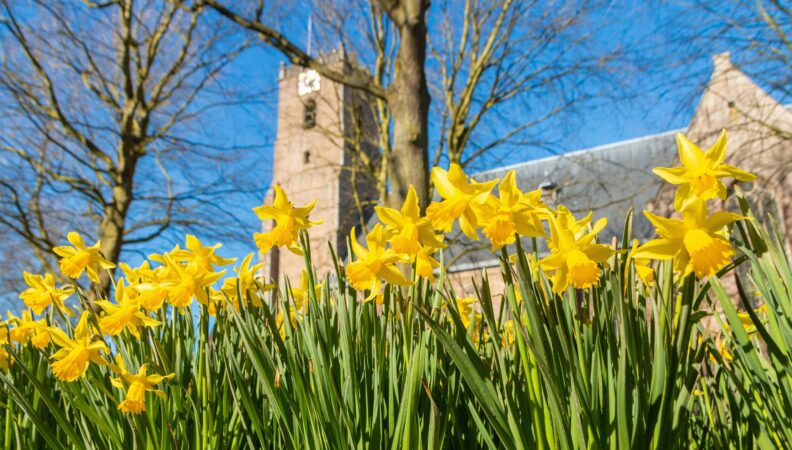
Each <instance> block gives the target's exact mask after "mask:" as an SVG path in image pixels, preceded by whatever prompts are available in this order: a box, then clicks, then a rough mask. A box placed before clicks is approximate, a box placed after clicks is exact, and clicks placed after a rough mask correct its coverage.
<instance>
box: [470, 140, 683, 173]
mask: <svg viewBox="0 0 792 450" xmlns="http://www.w3.org/2000/svg"><path fill="white" fill-rule="evenodd" d="M686 129H687V128H676V129H673V130H668V131H662V132H660V133H654V134H647V135H645V136H640V137H637V138H632V139H625V140H622V141H616V142H611V143H608V144H602V145H596V146H594V147H587V148H583V149H579V150H573V151H571V152H565V153H560V154H557V155H550V156H545V157H542V158H537V159H531V160H528V161H522V162H518V163H514V164H509V165H506V166H501V167H494V168H492V169H487V170H482V171H481V172H476V173H474V174H472V176H480V175H487V174H491V173H494V172H500V171H504V170H512V169H517V168H521V167H527V166H531V165H534V164H539V163H542V162H546V161H550V160H554V159H561V158H569V157H574V156H579V155H583V154H586V153H594V152H599V151H603V150H607V149H610V148H614V147H621V146H625V145H630V144H635V143H637V142H642V141H648V140H651V139H656V138H659V137H664V136H669V135H672V134H677V133H682V132H684V131H685V130H686Z"/></svg>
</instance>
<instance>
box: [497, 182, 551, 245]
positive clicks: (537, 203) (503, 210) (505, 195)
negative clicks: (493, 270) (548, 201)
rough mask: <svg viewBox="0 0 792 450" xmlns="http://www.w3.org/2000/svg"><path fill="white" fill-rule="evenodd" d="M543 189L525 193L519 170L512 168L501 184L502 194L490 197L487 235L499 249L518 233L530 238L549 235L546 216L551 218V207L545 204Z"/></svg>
mask: <svg viewBox="0 0 792 450" xmlns="http://www.w3.org/2000/svg"><path fill="white" fill-rule="evenodd" d="M541 196H542V192H541V190H539V189H537V190H536V191H534V192H529V193H527V194H523V193H522V191H520V189H519V188H518V187H517V179H516V176H515V172H514V171H513V170H510V171H509V173H507V174H506V176H505V177H503V181H501V183H500V185H499V186H498V197H497V198H495V197H493V196H490V197H489V198H488V200H487V203H486V208H485V211H486V212H485V214H484V215H483V220H482V222H483V229H484V235H486V236H487V238H489V240H490V242H491V243H492V249H493V251H494V250H498V249H499V248H501V247H503V246H504V245H509V244H513V243H514V240H515V234H519V235H521V236H527V237H540V236H544V235H545V230H544V226H543V225H542V218H546V217H547V213H548V212H549V208H548V207H547V205H545V204H544V203H542V197H541Z"/></svg>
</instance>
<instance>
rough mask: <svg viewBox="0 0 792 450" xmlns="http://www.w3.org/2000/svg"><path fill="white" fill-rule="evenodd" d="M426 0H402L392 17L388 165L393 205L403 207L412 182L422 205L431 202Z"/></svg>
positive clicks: (392, 12) (390, 198)
mask: <svg viewBox="0 0 792 450" xmlns="http://www.w3.org/2000/svg"><path fill="white" fill-rule="evenodd" d="M427 7H428V2H426V1H425V0H403V1H402V2H401V3H400V5H399V8H398V10H397V11H391V12H390V14H391V17H392V19H393V21H394V23H395V24H396V27H397V29H398V31H399V39H400V42H399V50H398V53H397V55H396V64H395V68H394V74H393V83H392V85H391V86H390V87H389V88H388V94H387V96H388V104H389V106H390V109H391V113H392V118H393V153H392V155H391V161H390V166H389V176H390V187H391V192H390V195H389V196H388V200H389V203H390V205H391V206H393V207H397V208H398V207H401V204H402V203H403V202H404V199H405V198H406V197H407V191H408V190H409V187H410V185H413V186H415V190H416V192H417V194H418V201H419V202H420V204H421V208H425V207H426V205H427V203H428V200H429V199H428V195H429V183H428V179H429V177H428V155H427V151H428V145H429V144H428V142H429V141H428V128H429V127H428V123H429V100H430V98H429V90H428V89H427V86H426V71H425V67H424V65H425V62H426V8H427Z"/></svg>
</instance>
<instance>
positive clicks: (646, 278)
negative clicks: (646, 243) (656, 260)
mask: <svg viewBox="0 0 792 450" xmlns="http://www.w3.org/2000/svg"><path fill="white" fill-rule="evenodd" d="M636 250H638V240H637V239H634V240H633V244H632V249H630V253H629V254H628V255H627V265H626V267H625V270H629V268H630V262H631V261H632V263H633V265H634V266H635V273H636V274H637V275H638V278H639V279H640V280H641V282H643V284H645V285H646V286H651V285H652V284H654V281H655V271H654V269H653V268H652V266H651V265H650V262H651V259H649V258H635V256H634V255H635V251H636Z"/></svg>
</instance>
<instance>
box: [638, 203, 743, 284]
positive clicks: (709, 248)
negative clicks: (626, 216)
mask: <svg viewBox="0 0 792 450" xmlns="http://www.w3.org/2000/svg"><path fill="white" fill-rule="evenodd" d="M644 215H645V216H646V217H647V218H648V219H649V221H650V222H652V224H653V225H654V226H655V228H656V229H657V234H658V235H659V236H660V237H659V239H653V240H651V241H649V242H647V243H645V244H644V245H642V246H640V247H638V249H636V250H635V252H633V258H636V259H637V258H647V259H657V260H669V259H673V260H674V270H675V271H677V272H679V273H681V274H682V276H687V275H688V274H690V273H691V272H695V274H696V275H697V276H698V277H705V276H712V275H714V274H715V273H716V272H717V271H718V270H720V269H722V268H723V267H724V266H725V265H726V264H727V263H728V262H729V259H730V258H731V257H732V255H734V249H733V248H732V246H731V244H729V241H727V240H726V238H724V237H723V235H722V232H723V229H724V227H726V225H728V224H730V223H732V222H734V221H737V220H740V219H742V218H743V217H742V216H740V215H739V214H734V213H730V212H725V211H719V212H716V213H714V214H712V215H709V214H708V213H707V205H706V203H705V202H704V201H703V200H699V201H696V202H693V203H692V204H690V205H689V206H688V207H686V208H685V209H684V210H682V220H679V219H667V218H664V217H660V216H657V215H655V214H652V213H650V212H648V211H644Z"/></svg>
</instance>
